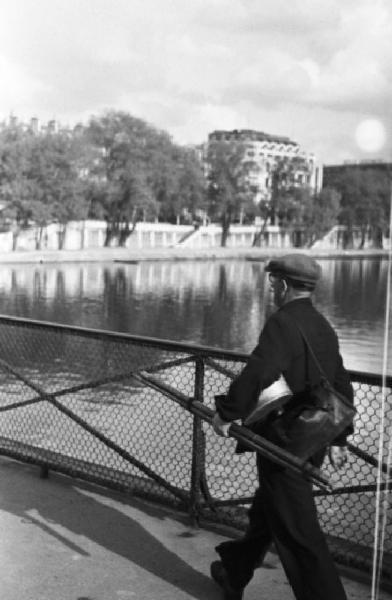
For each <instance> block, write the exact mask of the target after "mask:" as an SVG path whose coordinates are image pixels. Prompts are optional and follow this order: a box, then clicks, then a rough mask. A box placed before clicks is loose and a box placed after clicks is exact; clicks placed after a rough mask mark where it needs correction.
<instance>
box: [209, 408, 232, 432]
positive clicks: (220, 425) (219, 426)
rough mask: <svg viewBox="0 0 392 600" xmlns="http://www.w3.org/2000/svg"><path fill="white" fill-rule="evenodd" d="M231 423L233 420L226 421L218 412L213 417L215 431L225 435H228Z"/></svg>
mask: <svg viewBox="0 0 392 600" xmlns="http://www.w3.org/2000/svg"><path fill="white" fill-rule="evenodd" d="M230 425H231V421H224V420H223V419H221V418H220V416H219V414H218V413H217V412H216V413H215V414H214V417H213V419H212V426H213V428H214V431H215V433H217V434H218V435H221V436H223V437H228V435H229V427H230Z"/></svg>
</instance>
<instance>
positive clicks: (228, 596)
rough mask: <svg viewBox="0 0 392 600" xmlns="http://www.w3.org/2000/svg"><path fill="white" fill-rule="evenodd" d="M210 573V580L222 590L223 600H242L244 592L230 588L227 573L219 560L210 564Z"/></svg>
mask: <svg viewBox="0 0 392 600" xmlns="http://www.w3.org/2000/svg"><path fill="white" fill-rule="evenodd" d="M210 572H211V577H212V579H213V580H214V581H215V582H216V583H217V584H218V585H219V587H220V588H221V589H222V590H223V592H224V600H242V598H243V594H244V590H243V589H242V588H241V589H239V590H236V589H235V588H233V587H232V585H231V583H230V581H229V576H228V574H227V571H226V569H225V567H224V566H223V563H221V561H220V560H215V561H214V562H213V563H211V567H210Z"/></svg>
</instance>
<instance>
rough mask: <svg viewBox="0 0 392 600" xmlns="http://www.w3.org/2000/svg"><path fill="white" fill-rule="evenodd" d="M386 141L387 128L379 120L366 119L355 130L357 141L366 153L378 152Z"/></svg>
mask: <svg viewBox="0 0 392 600" xmlns="http://www.w3.org/2000/svg"><path fill="white" fill-rule="evenodd" d="M385 139H386V133H385V127H384V125H383V124H382V123H381V121H379V120H378V119H364V120H363V121H361V122H360V123H359V124H358V126H357V128H356V130H355V140H356V142H357V144H358V146H359V148H360V149H361V150H363V151H364V152H378V151H379V150H381V148H382V147H383V146H384V144H385Z"/></svg>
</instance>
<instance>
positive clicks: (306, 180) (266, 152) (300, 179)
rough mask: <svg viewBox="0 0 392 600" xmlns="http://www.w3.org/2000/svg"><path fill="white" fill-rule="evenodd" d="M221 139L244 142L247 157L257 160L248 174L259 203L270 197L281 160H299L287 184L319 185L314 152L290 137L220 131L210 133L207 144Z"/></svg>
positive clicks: (311, 186)
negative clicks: (273, 174)
mask: <svg viewBox="0 0 392 600" xmlns="http://www.w3.org/2000/svg"><path fill="white" fill-rule="evenodd" d="M218 141H225V142H239V143H241V144H245V146H246V158H248V159H249V160H250V161H253V162H254V169H251V170H250V173H249V176H248V177H249V183H250V184H251V186H252V188H254V191H255V199H254V201H255V203H256V204H258V203H259V202H260V201H269V200H270V198H271V188H272V173H273V170H274V168H275V166H276V165H277V164H278V162H279V161H280V159H298V160H296V161H294V163H295V170H294V172H293V174H292V176H291V178H290V180H288V181H287V185H290V186H293V185H294V186H298V187H299V186H301V187H302V186H307V187H310V188H311V189H313V190H317V191H318V190H319V188H320V186H319V182H318V173H319V170H318V168H317V167H316V164H315V157H314V155H313V154H308V153H306V152H304V151H303V150H301V148H300V146H299V144H297V142H293V141H292V140H290V139H289V138H288V137H283V136H277V135H270V134H268V133H264V132H262V131H255V130H252V129H234V130H232V131H222V130H217V131H213V132H212V133H210V134H209V136H208V143H211V142H218Z"/></svg>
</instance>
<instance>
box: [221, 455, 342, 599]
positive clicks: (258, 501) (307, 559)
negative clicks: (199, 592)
mask: <svg viewBox="0 0 392 600" xmlns="http://www.w3.org/2000/svg"><path fill="white" fill-rule="evenodd" d="M322 458H323V457H319V460H316V461H314V462H316V464H317V463H318V465H319V464H320V462H322ZM258 469H259V479H260V487H259V489H258V490H257V492H256V494H255V497H254V500H253V503H252V507H251V509H250V511H249V527H248V529H247V531H246V533H245V536H244V537H243V538H241V539H239V540H233V541H228V542H223V543H222V544H220V545H219V546H217V548H216V551H217V552H218V554H219V555H220V557H221V560H222V562H223V564H224V566H225V568H226V570H227V571H228V573H229V576H230V581H231V582H232V585H233V587H235V588H243V587H245V586H246V585H247V583H249V581H250V580H251V578H252V576H253V572H254V570H255V568H256V567H257V566H260V564H261V562H262V560H263V558H264V556H265V554H266V553H267V551H268V549H269V547H270V545H271V543H272V542H274V544H275V547H276V550H277V552H278V554H279V558H280V560H281V562H282V565H283V568H284V570H285V573H286V576H287V579H288V580H289V583H290V585H291V587H292V589H293V591H294V595H295V598H296V599H297V600H346V594H345V592H344V589H343V586H342V583H341V581H340V578H339V575H338V573H337V570H336V567H335V564H334V562H333V560H332V557H331V555H330V553H329V550H328V547H327V543H326V540H325V537H324V534H323V532H322V530H321V528H320V525H319V522H318V516H317V509H316V505H315V502H314V498H313V494H312V487H311V484H310V483H309V482H308V481H306V479H305V478H304V477H302V476H300V475H296V474H294V473H292V472H291V471H289V470H287V469H284V468H282V467H279V466H277V465H274V464H273V463H271V462H269V461H267V460H265V459H263V458H258Z"/></svg>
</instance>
